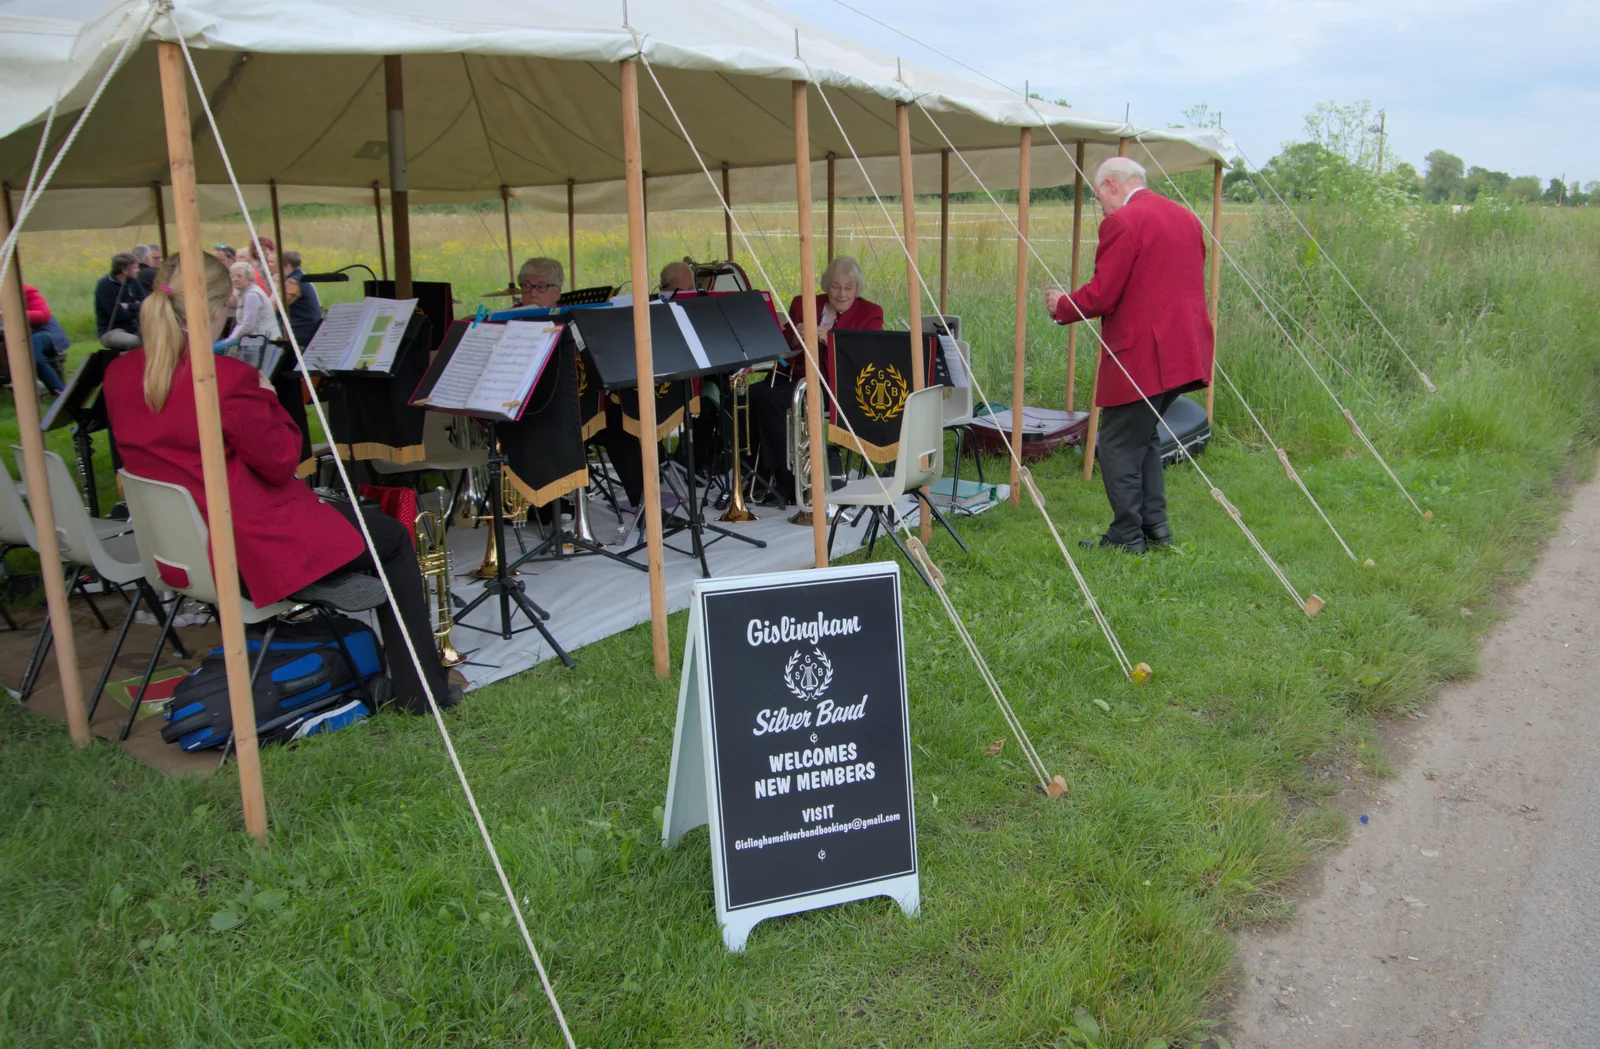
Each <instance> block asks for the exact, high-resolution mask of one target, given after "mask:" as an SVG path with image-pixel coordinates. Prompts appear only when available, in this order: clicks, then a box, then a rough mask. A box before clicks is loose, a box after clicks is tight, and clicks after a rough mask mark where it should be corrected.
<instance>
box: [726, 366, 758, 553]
mask: <svg viewBox="0 0 1600 1049" xmlns="http://www.w3.org/2000/svg"><path fill="white" fill-rule="evenodd" d="M728 385H729V388H730V389H731V391H732V395H733V403H732V404H731V405H729V406H728V409H729V414H730V415H731V416H732V417H733V495H732V496H731V497H730V498H729V499H728V508H727V509H726V510H724V511H722V516H721V517H718V518H717V520H719V521H730V522H740V521H754V520H755V519H756V515H755V514H753V513H751V512H750V508H749V507H748V506H746V505H745V502H744V478H743V477H742V476H741V473H740V466H739V461H740V460H741V459H742V458H744V444H745V441H741V440H739V416H741V415H743V416H744V435H745V440H746V441H748V440H749V438H750V395H749V392H748V390H749V386H750V377H749V376H748V375H742V374H741V375H735V376H734V377H733V379H732V380H731V381H730V382H729V384H728ZM740 394H744V395H745V396H744V398H743V401H744V403H743V404H742V405H741V404H740V399H741V398H740V396H739V395H740Z"/></svg>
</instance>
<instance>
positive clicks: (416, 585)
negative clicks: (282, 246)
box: [105, 255, 460, 713]
mask: <svg viewBox="0 0 1600 1049" xmlns="http://www.w3.org/2000/svg"><path fill="white" fill-rule="evenodd" d="M202 258H203V259H204V260H205V275H206V292H207V299H208V300H209V302H208V303H207V305H208V306H209V307H210V309H209V314H210V317H209V320H210V323H209V324H208V325H206V327H207V328H209V331H206V332H202V333H197V334H196V335H195V344H196V345H198V346H202V347H205V349H206V351H207V352H209V350H210V347H211V344H212V342H214V341H215V340H216V339H218V338H220V337H221V334H222V325H223V324H224V323H226V321H227V304H228V294H229V292H231V291H232V290H233V289H232V287H231V285H230V284H229V281H228V271H227V269H226V268H225V267H224V266H223V265H222V263H220V262H218V261H217V260H216V258H215V257H214V256H211V255H205V256H202ZM181 261H182V260H181V259H180V257H179V256H177V255H173V256H172V257H171V258H169V259H167V260H166V261H165V262H164V263H163V264H162V266H161V269H160V271H159V272H158V273H157V274H156V277H155V280H154V282H153V284H152V290H151V292H150V295H149V296H148V297H146V298H145V300H144V305H143V306H142V307H141V308H140V311H139V329H140V333H141V335H143V337H144V346H143V347H142V348H140V349H134V350H129V351H127V352H126V353H124V354H122V355H121V356H119V357H118V358H117V359H116V360H115V361H113V362H112V363H111V365H110V366H109V367H108V368H107V369H106V375H105V397H106V408H107V412H108V414H109V416H110V421H111V431H112V434H113V436H115V438H116V442H117V448H118V449H119V450H120V451H121V453H122V460H123V464H124V466H125V467H126V468H127V470H128V472H129V473H132V474H136V475H138V476H140V477H146V478H149V479H151V480H154V481H165V482H167V483H168V484H178V485H182V486H183V487H185V488H187V489H188V490H189V493H190V494H191V495H193V496H194V501H195V503H196V504H197V505H198V506H199V507H200V513H201V514H202V515H204V514H205V513H206V489H205V479H204V476H203V474H202V472H201V467H200V432H199V426H198V423H197V422H196V420H195V405H194V380H193V378H192V376H191V373H190V369H189V355H188V347H187V342H188V340H187V338H186V336H185V331H186V324H187V320H186V317H187V312H186V310H185V305H184V301H183V298H184V296H183V283H182V282H183V272H182V267H181V265H180V263H181ZM215 361H216V369H217V397H218V400H219V401H220V402H221V415H222V440H223V446H224V451H225V453H226V456H227V474H228V492H229V497H230V499H231V501H232V506H233V525H234V543H235V546H236V549H237V551H238V559H239V575H240V577H241V578H242V580H243V582H244V588H245V590H246V592H247V594H248V596H249V598H250V600H251V601H253V602H254V603H255V604H257V605H270V604H272V603H273V602H276V601H282V600H285V599H288V598H291V597H293V598H295V599H297V600H322V599H328V600H336V599H337V598H339V597H340V596H348V594H349V592H350V590H351V589H352V573H358V572H367V571H371V570H372V568H373V555H372V553H371V552H370V551H369V550H368V549H367V548H366V546H365V544H364V543H363V541H362V538H361V533H360V532H359V531H358V530H357V529H356V526H355V513H356V511H355V510H354V508H353V507H351V506H350V505H349V504H348V503H324V502H321V501H320V500H319V499H318V498H317V496H316V494H315V493H313V492H312V491H311V489H309V488H307V487H306V486H305V485H304V484H303V483H301V482H300V481H298V480H297V479H296V478H295V468H296V467H297V466H298V465H299V463H300V428H299V427H298V426H296V425H295V423H294V422H293V421H292V420H291V419H290V418H289V415H288V413H287V412H285V411H284V410H283V406H282V405H281V404H279V403H278V396H277V393H276V392H275V391H274V390H273V386H272V383H271V382H270V381H268V380H267V379H266V378H265V377H263V376H262V375H261V373H260V372H258V371H256V370H255V369H254V368H252V367H250V366H249V365H248V364H245V363H243V362H242V361H239V360H236V359H234V358H232V357H221V356H219V357H217V358H216V359H215ZM363 516H364V517H365V519H366V523H367V527H368V529H369V530H370V531H371V533H372V539H373V544H374V547H375V549H376V551H377V556H378V558H379V560H381V561H382V562H383V569H384V574H385V575H386V576H387V577H388V579H389V584H390V586H391V587H392V588H393V590H394V596H395V601H396V604H397V606H398V607H397V608H396V609H391V608H390V607H389V606H388V605H387V604H384V605H382V606H380V607H379V608H378V609H377V613H378V622H379V626H380V628H381V630H382V633H383V641H384V648H385V656H386V657H387V660H388V664H389V677H390V681H391V683H392V684H393V686H394V697H395V700H396V702H397V703H398V704H399V705H400V706H401V707H402V708H403V709H405V710H409V711H411V712H413V713H424V712H426V711H427V709H428V708H427V699H426V698H425V696H424V694H423V690H422V685H421V681H420V680H419V679H418V677H417V673H416V668H415V667H414V666H413V664H412V662H411V656H410V654H409V653H408V652H407V651H406V644H405V640H404V638H403V637H402V636H401V634H400V630H401V627H402V626H403V627H404V629H405V631H406V632H407V633H409V634H410V635H411V639H412V643H413V644H414V645H415V646H416V649H417V655H418V657H419V658H420V659H421V662H422V669H423V673H424V674H425V675H426V676H427V680H428V685H429V688H430V689H431V691H432V692H433V696H434V698H435V700H436V701H437V702H438V704H439V705H440V706H442V707H443V706H449V705H451V704H452V703H454V702H456V701H457V700H458V699H459V698H460V693H459V691H457V690H453V689H452V687H451V686H450V684H449V682H448V679H447V677H446V672H445V669H444V666H443V665H442V664H441V663H440V662H439V653H438V650H437V649H436V648H435V647H434V638H433V624H432V621H431V616H430V615H429V611H428V601H427V596H426V592H425V591H424V589H423V584H422V576H421V573H420V572H419V571H418V569H417V558H416V553H415V551H414V549H413V547H412V543H411V536H410V535H409V534H408V533H407V531H406V529H405V526H403V525H402V524H400V522H399V521H396V520H395V519H394V518H392V517H387V516H385V515H383V514H381V513H378V512H377V511H370V512H366V513H364V515H363ZM142 526H143V522H140V521H135V522H134V527H135V529H138V528H140V527H142ZM371 582H372V581H367V582H366V584H365V589H367V590H368V592H370V585H371ZM362 588H363V587H362V585H361V581H360V580H356V586H355V589H362ZM396 612H398V618H397V617H396Z"/></svg>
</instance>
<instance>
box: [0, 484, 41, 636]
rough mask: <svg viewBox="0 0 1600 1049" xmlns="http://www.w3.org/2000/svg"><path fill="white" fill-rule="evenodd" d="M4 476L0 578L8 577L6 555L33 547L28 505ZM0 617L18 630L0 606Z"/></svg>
mask: <svg viewBox="0 0 1600 1049" xmlns="http://www.w3.org/2000/svg"><path fill="white" fill-rule="evenodd" d="M0 473H3V474H5V477H4V478H0V578H3V577H5V576H7V575H9V574H10V573H9V571H7V570H5V568H4V564H5V558H6V555H7V554H9V553H11V551H13V550H19V549H21V548H23V547H31V546H33V538H34V536H33V518H32V517H30V516H29V515H28V504H27V503H26V502H24V501H23V498H22V492H21V491H20V490H19V489H18V488H17V486H16V484H15V483H14V482H13V481H12V480H11V474H10V473H7V472H6V471H5V470H3V469H0ZM0 616H4V617H5V621H6V626H8V627H10V628H11V629H12V630H20V629H21V628H20V627H18V626H17V621H16V620H15V619H12V618H11V613H10V612H9V611H7V610H6V608H5V606H4V605H0Z"/></svg>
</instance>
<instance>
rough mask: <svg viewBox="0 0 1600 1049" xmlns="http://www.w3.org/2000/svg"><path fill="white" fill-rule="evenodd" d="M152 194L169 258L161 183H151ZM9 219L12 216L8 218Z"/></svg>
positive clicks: (162, 254)
mask: <svg viewBox="0 0 1600 1049" xmlns="http://www.w3.org/2000/svg"><path fill="white" fill-rule="evenodd" d="M150 192H151V194H152V195H154V197H155V198H156V233H157V234H158V235H159V239H160V241H161V257H162V258H166V257H167V202H166V201H164V200H162V199H161V183H160V182H159V181H157V180H152V181H151V182H150ZM7 217H8V218H9V217H10V216H7Z"/></svg>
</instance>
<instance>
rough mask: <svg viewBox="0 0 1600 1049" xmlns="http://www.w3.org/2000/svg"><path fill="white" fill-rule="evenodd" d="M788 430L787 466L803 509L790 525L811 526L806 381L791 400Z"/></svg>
mask: <svg viewBox="0 0 1600 1049" xmlns="http://www.w3.org/2000/svg"><path fill="white" fill-rule="evenodd" d="M788 423H789V425H788V427H787V428H786V429H785V431H784V436H785V437H786V438H787V440H786V441H785V442H784V452H785V456H784V459H785V462H786V465H787V466H788V467H789V472H790V473H792V474H793V475H794V501H795V505H796V506H798V507H799V508H800V509H799V511H798V512H797V513H795V514H794V516H792V517H790V518H789V520H790V522H792V523H794V524H810V523H811V434H810V433H809V431H808V427H807V426H806V380H805V379H801V380H799V381H798V382H796V383H795V384H794V395H793V396H792V397H791V398H790V399H789V415H788Z"/></svg>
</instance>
